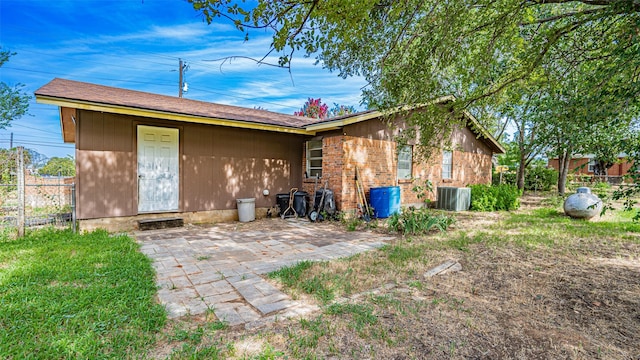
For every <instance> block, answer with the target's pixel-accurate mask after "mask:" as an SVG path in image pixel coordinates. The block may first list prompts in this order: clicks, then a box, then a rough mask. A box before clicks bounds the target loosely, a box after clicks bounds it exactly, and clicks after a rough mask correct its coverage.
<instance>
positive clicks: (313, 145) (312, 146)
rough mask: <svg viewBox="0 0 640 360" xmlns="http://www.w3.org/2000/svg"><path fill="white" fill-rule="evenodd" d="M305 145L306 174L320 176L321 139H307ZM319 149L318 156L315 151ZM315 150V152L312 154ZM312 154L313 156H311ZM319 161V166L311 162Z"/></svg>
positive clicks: (311, 176) (312, 176)
mask: <svg viewBox="0 0 640 360" xmlns="http://www.w3.org/2000/svg"><path fill="white" fill-rule="evenodd" d="M306 147H307V174H308V175H309V177H310V178H315V177H317V178H321V177H322V139H316V140H309V141H307V143H306ZM318 151H320V156H318V154H317V152H318ZM314 152H315V154H314ZM312 155H313V156H312ZM318 160H319V161H320V166H317V164H314V165H312V162H316V163H317V161H318Z"/></svg>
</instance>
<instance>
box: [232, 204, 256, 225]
mask: <svg viewBox="0 0 640 360" xmlns="http://www.w3.org/2000/svg"><path fill="white" fill-rule="evenodd" d="M236 201H237V202H238V220H240V222H249V221H253V220H255V219H256V198H249V199H237V200H236Z"/></svg>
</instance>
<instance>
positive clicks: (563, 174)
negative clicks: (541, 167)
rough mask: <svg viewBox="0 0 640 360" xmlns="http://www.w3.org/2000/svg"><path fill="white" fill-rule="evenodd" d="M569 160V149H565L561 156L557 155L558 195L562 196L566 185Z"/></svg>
mask: <svg viewBox="0 0 640 360" xmlns="http://www.w3.org/2000/svg"><path fill="white" fill-rule="evenodd" d="M570 161H571V151H570V150H565V151H564V152H563V153H562V156H560V157H558V169H559V170H560V171H559V173H558V195H560V196H564V192H565V188H566V185H567V174H568V173H569V163H570Z"/></svg>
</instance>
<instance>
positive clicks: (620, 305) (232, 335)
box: [157, 199, 640, 359]
mask: <svg viewBox="0 0 640 360" xmlns="http://www.w3.org/2000/svg"><path fill="white" fill-rule="evenodd" d="M541 201H542V200H541V199H533V200H531V199H529V201H528V202H527V206H524V207H523V209H521V210H520V212H521V213H527V212H530V211H533V210H534V209H536V208H538V206H539V205H538V204H540V202H541ZM508 216H509V214H508V213H471V212H469V213H466V212H465V213H460V214H458V215H457V219H458V220H457V222H456V224H455V226H454V228H453V229H452V230H451V231H450V232H448V233H445V234H442V235H435V236H429V237H425V238H421V239H417V238H414V239H401V240H399V242H398V243H396V244H392V246H391V247H390V248H389V249H387V250H384V251H374V252H369V253H366V254H361V255H359V256H357V257H354V258H352V259H348V260H342V261H339V262H332V263H331V264H327V265H323V267H315V268H312V269H311V271H310V274H309V276H316V277H322V276H323V275H324V276H325V281H326V282H327V283H329V282H331V281H333V282H337V281H343V280H339V279H343V278H349V279H350V280H349V281H350V284H351V286H353V293H351V294H346V296H349V297H350V300H348V301H346V302H340V303H336V304H337V305H336V304H334V305H331V306H334V307H336V306H337V307H338V308H331V307H329V306H326V307H325V308H324V310H323V311H322V312H321V313H317V314H313V315H311V316H309V317H307V318H306V319H303V320H281V321H276V322H274V323H272V324H270V325H268V326H267V327H265V328H262V329H258V330H251V331H248V330H245V329H244V328H236V329H227V330H224V331H218V332H215V333H214V334H212V335H210V336H209V337H207V338H206V339H204V340H203V341H202V342H201V343H200V344H198V346H197V347H199V348H201V349H205V348H207V347H210V346H217V347H218V348H220V349H223V350H221V351H223V353H224V355H225V356H226V357H229V358H243V357H245V358H247V357H249V358H250V357H254V356H256V357H257V356H258V355H260V354H263V355H264V354H265V353H266V352H269V354H272V355H273V357H263V358H278V357H284V356H286V357H288V358H316V357H317V358H328V359H364V358H368V359H443V358H449V359H640V346H638V344H640V241H637V240H627V239H626V238H623V239H621V238H612V237H608V236H601V235H598V236H595V235H594V236H593V237H580V236H578V235H576V236H575V238H572V239H570V240H563V241H564V242H557V243H555V244H553V241H551V242H550V243H552V244H553V245H549V246H546V245H544V244H547V242H545V241H544V240H545V239H541V240H540V241H539V244H542V245H533V246H522V245H519V244H518V242H517V241H511V242H508V241H505V243H502V244H499V245H496V244H495V243H492V242H483V241H479V242H475V241H467V240H469V239H470V238H471V237H472V236H473V235H474V234H476V233H481V232H482V233H485V232H486V233H488V234H490V236H492V237H494V238H497V239H500V237H501V236H504V237H505V239H506V238H507V236H509V237H510V238H511V239H512V238H515V237H517V236H518V232H519V231H520V232H522V233H524V232H525V231H529V232H530V233H533V234H536V235H535V236H541V237H544V236H547V235H546V234H547V233H544V232H542V233H541V234H538V233H536V232H535V231H536V230H538V229H536V227H540V225H528V224H526V223H523V225H522V230H518V228H517V227H516V228H515V229H514V228H513V227H512V228H508V229H506V228H505V229H504V230H503V229H501V227H500V224H502V221H503V220H504V219H505V218H506V217H508ZM608 219H610V218H608ZM608 219H604V220H603V219H600V220H598V221H603V222H604V221H608ZM267 221H268V220H267ZM266 224H269V223H266ZM258 225H259V224H258V222H255V223H252V225H250V226H252V227H253V226H258ZM261 225H265V223H262V224H261ZM327 226H329V225H327ZM549 226H552V225H549ZM553 226H557V228H558V231H560V232H562V231H564V230H563V229H564V228H565V227H566V226H569V225H566V224H564V223H559V224H557V225H553ZM543 227H544V226H543ZM263 229H264V228H263ZM542 230H544V229H542ZM630 234H631V235H633V236H635V235H637V232H635V231H634V232H631V233H630ZM532 236H533V235H532ZM563 236H565V235H563ZM633 236H632V237H629V238H633ZM452 239H453V240H455V239H461V240H460V241H463V240H464V241H467V242H464V243H462V242H461V244H462V245H461V246H459V247H457V246H440V245H439V244H444V243H447V242H450V241H452ZM394 247H395V248H397V250H396V249H394ZM416 250H420V251H422V253H417V254H416V253H415V251H416ZM396 259H401V260H396ZM450 259H454V260H456V261H458V262H459V263H460V264H461V265H462V271H459V272H453V273H448V274H444V275H437V276H433V277H429V278H426V277H424V276H423V274H424V272H425V271H426V270H428V269H430V268H433V267H435V266H437V265H439V264H441V263H443V262H445V261H447V260H450ZM396 261H397V262H396ZM327 274H329V275H331V276H333V277H331V276H327ZM326 279H328V280H326ZM388 282H393V283H394V284H395V286H393V287H388V288H384V287H383V288H380V287H381V286H382V285H383V284H386V283H388ZM374 288H380V289H381V290H380V291H378V292H376V293H375V294H366V295H362V294H361V295H360V296H357V295H354V294H355V293H357V292H359V291H362V289H374ZM298 296H300V294H298ZM302 297H303V298H304V296H302ZM183 321H184V320H183ZM193 321H195V322H196V323H197V324H202V325H201V326H206V319H193V320H192V323H191V326H193ZM173 326H175V324H174V325H173ZM247 344H253V345H252V346H248V345H247ZM163 346H164V347H165V351H163V352H158V353H157V354H166V353H167V352H166V348H170V347H173V348H178V347H179V346H180V344H176V343H175V342H164V343H163ZM224 349H227V350H224ZM230 349H231V350H230Z"/></svg>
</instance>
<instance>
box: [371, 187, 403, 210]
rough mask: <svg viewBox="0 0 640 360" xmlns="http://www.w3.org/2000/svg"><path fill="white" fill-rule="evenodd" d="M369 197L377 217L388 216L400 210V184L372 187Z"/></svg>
mask: <svg viewBox="0 0 640 360" xmlns="http://www.w3.org/2000/svg"><path fill="white" fill-rule="evenodd" d="M369 198H370V199H371V200H370V203H371V206H372V207H373V209H374V216H375V217H377V218H388V217H389V216H391V214H395V213H397V212H399V211H400V186H382V187H375V188H371V190H370V192H369Z"/></svg>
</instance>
